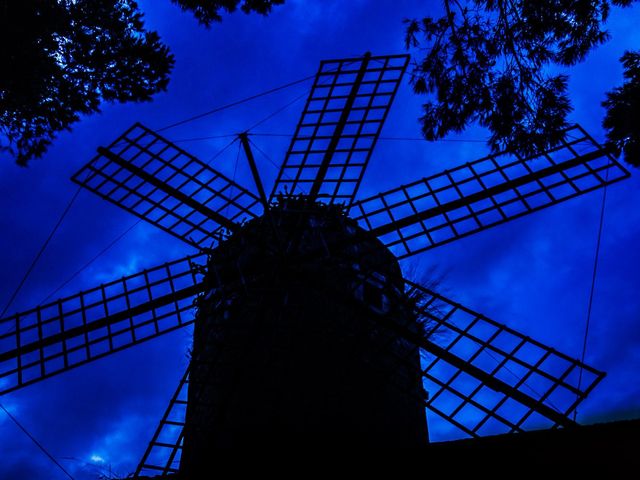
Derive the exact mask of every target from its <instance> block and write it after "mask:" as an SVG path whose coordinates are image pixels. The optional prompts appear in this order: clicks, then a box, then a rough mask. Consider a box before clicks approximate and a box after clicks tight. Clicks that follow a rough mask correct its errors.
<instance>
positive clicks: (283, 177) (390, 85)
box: [271, 54, 409, 205]
mask: <svg viewBox="0 0 640 480" xmlns="http://www.w3.org/2000/svg"><path fill="white" fill-rule="evenodd" d="M408 63H409V56H408V55H387V56H376V57H373V56H371V55H369V54H367V55H365V56H364V57H361V58H347V59H342V60H327V61H324V62H322V63H321V64H320V69H319V70H318V73H317V74H316V78H315V82H314V84H313V87H312V90H311V93H310V95H309V97H308V99H307V103H306V105H305V108H304V111H303V112H302V116H301V118H300V122H299V123H298V126H297V128H296V132H295V135H294V137H293V139H292V141H291V145H290V146H289V150H288V151H287V155H286V158H285V160H284V162H283V164H282V167H281V168H280V172H279V174H278V178H277V180H276V183H275V185H274V188H273V193H272V194H271V198H273V197H274V195H276V194H277V193H284V192H285V191H288V192H289V193H293V194H306V195H309V196H311V197H312V198H314V199H315V198H320V199H322V200H323V201H325V202H327V203H334V202H342V203H345V204H346V205H351V203H352V202H353V199H354V197H355V195H356V193H357V191H358V188H359V186H360V181H361V180H362V176H363V175H364V172H365V169H366V168H367V164H368V163H369V158H370V157H371V152H372V151H373V148H374V147H375V144H376V141H377V140H378V137H379V135H380V131H381V130H382V125H383V124H384V121H385V119H386V118H387V113H388V112H389V108H390V106H391V103H392V102H393V99H394V97H395V94H396V91H397V90H398V86H399V85H400V80H401V79H402V75H403V74H404V71H405V70H406V68H407V64H408Z"/></svg>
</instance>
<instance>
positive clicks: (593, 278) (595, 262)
mask: <svg viewBox="0 0 640 480" xmlns="http://www.w3.org/2000/svg"><path fill="white" fill-rule="evenodd" d="M608 180H609V168H607V173H606V176H605V182H604V188H603V191H602V205H601V207H600V222H599V224H598V239H597V241H596V251H595V254H594V258H593V274H592V275H591V290H590V291H589V306H588V307H587V321H586V322H585V326H584V338H583V340H582V355H581V357H580V360H581V362H582V364H584V358H585V356H586V354H587V340H588V338H589V327H590V325H591V311H592V307H593V297H594V292H595V289H596V277H597V274H598V260H599V258H600V244H601V241H602V229H603V226H604V211H605V205H606V202H607V182H608ZM582 373H583V369H582V367H581V368H580V375H579V376H578V390H580V386H581V385H582ZM577 415H578V409H577V408H576V409H575V410H574V412H573V420H574V421H575V420H576V417H577Z"/></svg>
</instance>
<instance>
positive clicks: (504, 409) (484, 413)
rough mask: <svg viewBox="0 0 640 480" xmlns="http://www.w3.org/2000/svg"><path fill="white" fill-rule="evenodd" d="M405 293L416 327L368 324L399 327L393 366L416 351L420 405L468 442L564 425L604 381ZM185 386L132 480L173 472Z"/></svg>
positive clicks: (497, 328) (457, 310)
mask: <svg viewBox="0 0 640 480" xmlns="http://www.w3.org/2000/svg"><path fill="white" fill-rule="evenodd" d="M364 283H371V284H372V285H373V286H374V287H375V288H382V289H385V288H388V287H385V284H384V282H381V281H380V279H379V278H378V277H375V276H362V277H361V282H358V283H357V284H354V286H353V291H354V293H355V292H357V291H359V290H361V287H362V285H363V284H364ZM405 294H406V295H407V296H408V298H411V299H412V302H414V303H415V306H414V309H415V312H416V315H417V318H418V324H412V325H405V324H403V323H400V322H399V321H398V318H397V317H395V316H394V315H393V314H390V316H388V317H385V315H386V313H388V312H384V311H382V310H379V309H376V311H375V314H376V315H377V319H374V318H376V315H374V316H373V317H372V321H374V322H380V326H381V327H382V328H385V329H397V328H400V329H401V333H402V334H403V336H404V338H405V339H407V340H409V341H410V342H411V343H412V344H413V346H414V350H407V351H406V352H405V355H406V357H405V358H399V359H398V360H399V361H405V360H407V359H409V358H414V354H415V351H416V350H419V351H420V357H421V366H420V369H421V373H422V376H423V386H424V389H425V394H424V396H423V397H422V398H421V399H420V400H421V401H423V402H424V405H425V407H426V408H427V410H428V411H430V412H432V413H434V414H436V415H437V416H439V417H441V418H443V419H444V420H446V421H448V422H450V423H451V424H452V425H453V426H455V427H456V428H457V429H459V430H460V432H461V433H463V434H464V435H466V436H468V437H478V436H482V435H484V434H500V433H509V432H519V431H523V430H527V429H529V428H530V427H531V428H544V427H547V428H548V427H558V426H572V425H574V423H573V421H571V420H570V415H571V413H572V412H573V411H574V410H575V409H576V408H577V406H578V405H579V404H580V402H582V400H584V399H585V398H586V397H587V396H588V395H589V393H590V392H591V391H592V390H593V389H594V388H595V387H596V386H597V384H598V383H599V382H600V381H601V380H602V379H603V378H604V376H605V374H604V373H603V372H600V371H598V370H596V369H594V368H592V367H590V366H588V365H585V364H583V363H582V362H580V361H579V360H576V359H573V358H571V357H569V356H568V355H564V354H562V353H560V352H557V351H556V350H554V349H553V348H551V347H549V346H546V345H544V344H542V343H541V342H538V341H535V340H532V339H531V338H529V337H527V336H525V335H523V334H521V333H519V332H517V331H515V330H513V329H512V328H509V327H507V326H506V325H502V324H500V323H498V322H496V321H494V320H491V319H489V318H487V317H485V316H484V315H482V314H480V313H477V312H474V311H473V310H471V309H469V308H466V307H464V306H462V305H460V304H458V303H456V302H454V301H453V300H451V299H448V298H446V297H444V296H443V295H440V294H437V293H435V292H433V291H432V290H429V289H427V288H425V287H422V286H420V285H417V284H415V283H412V282H408V281H407V282H406V293H405ZM356 298H358V296H357V295H356ZM361 300H362V301H363V302H364V299H361ZM383 319H384V321H383ZM410 320H411V319H410ZM411 321H412V320H411ZM416 325H418V326H419V327H420V328H421V330H418V329H417V328H416ZM390 338H391V339H393V338H395V337H394V336H390ZM387 348H388V349H393V346H392V345H391V344H389V345H387ZM393 350H394V351H397V349H393ZM407 361H408V363H407V364H409V363H412V360H407ZM212 368H215V366H213V367H212ZM580 370H582V379H581V381H580V380H579V375H580ZM579 382H580V385H578V384H579ZM187 384H188V375H187V373H185V376H184V377H183V379H182V381H181V383H180V385H179V386H178V389H177V390H176V392H175V394H174V395H173V397H172V399H171V401H170V402H169V406H168V408H167V410H166V411H165V414H164V415H163V417H162V420H161V421H160V423H159V425H158V428H157V430H156V432H155V433H154V436H153V439H152V441H151V442H150V444H149V446H148V448H147V450H146V452H145V454H144V456H143V458H142V460H141V462H140V464H139V466H138V470H137V472H136V475H142V474H147V475H148V474H157V473H163V474H168V473H175V472H177V471H178V465H179V460H180V455H181V452H182V441H183V438H184V436H183V429H184V426H185V413H184V411H183V408H184V407H185V406H186V402H185V399H186V395H187ZM396 387H398V388H400V389H402V388H403V387H402V385H400V384H398V385H396ZM510 390H513V392H511V391H510ZM514 392H515V393H514Z"/></svg>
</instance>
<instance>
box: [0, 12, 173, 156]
mask: <svg viewBox="0 0 640 480" xmlns="http://www.w3.org/2000/svg"><path fill="white" fill-rule="evenodd" d="M0 12H2V15H0V61H1V62H2V65H3V74H2V75H1V76H0V131H1V132H2V134H3V136H4V139H3V140H2V141H1V142H2V143H0V148H1V149H2V151H3V153H4V154H7V153H8V154H9V155H11V156H12V157H13V158H14V159H15V160H16V161H17V163H18V164H19V165H26V164H27V163H28V162H29V161H30V160H31V159H33V158H37V157H40V156H42V154H43V153H44V152H45V151H46V149H47V147H48V146H49V145H50V143H51V141H52V140H53V139H54V138H55V136H56V134H57V133H58V132H60V131H62V130H68V129H69V127H70V125H71V124H72V123H73V122H75V121H77V120H78V119H79V116H80V115H82V114H89V113H93V112H97V111H99V109H100V104H101V102H103V101H112V102H114V101H115V102H127V101H146V100H149V99H151V96H152V95H153V94H154V93H156V92H159V91H162V90H165V89H166V86H167V83H168V81H169V73H170V71H171V68H172V65H173V57H172V56H171V55H170V54H169V51H168V49H167V47H166V46H165V45H163V44H162V43H161V42H160V39H159V37H158V35H157V33H155V32H152V31H148V30H145V28H144V24H143V21H142V14H141V13H140V12H139V11H138V7H137V5H136V2H135V1H134V0H117V1H113V0H57V1H52V0H20V1H15V0H0Z"/></svg>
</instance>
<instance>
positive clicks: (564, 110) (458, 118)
mask: <svg viewBox="0 0 640 480" xmlns="http://www.w3.org/2000/svg"><path fill="white" fill-rule="evenodd" d="M634 1H635V0H539V1H535V2H534V1H528V0H444V7H445V13H444V15H443V16H442V17H440V18H433V17H426V18H423V19H422V20H407V21H406V22H407V28H406V37H405V41H406V46H407V48H408V49H417V50H418V54H417V56H416V58H418V60H417V61H416V63H415V65H414V69H413V76H412V84H413V88H414V90H415V92H416V93H418V94H425V95H429V100H428V101H427V102H426V103H425V104H424V106H423V108H424V113H423V116H422V117H421V118H420V122H421V126H422V131H423V134H424V136H425V138H427V139H428V140H437V139H440V138H443V137H444V136H446V135H447V134H449V133H452V132H461V131H463V130H464V129H465V128H467V126H469V124H471V123H473V122H477V123H479V124H480V125H482V126H484V127H486V128H488V129H489V131H490V138H489V145H490V147H491V149H492V150H493V151H498V150H503V149H507V150H511V151H515V152H518V153H520V154H522V155H525V156H526V155H530V154H533V153H535V152H537V151H540V150H543V149H547V148H549V147H551V146H554V145H556V144H557V143H558V142H559V141H560V139H561V138H562V136H563V130H564V129H566V128H567V126H568V123H567V115H568V114H569V112H570V111H571V103H570V100H569V96H568V92H567V79H568V77H567V76H566V75H564V74H555V73H554V74H552V73H548V71H549V70H550V69H549V68H546V67H551V66H560V67H567V66H571V65H575V64H576V63H578V62H580V61H582V60H584V58H585V57H586V56H587V54H588V53H589V52H590V51H591V50H592V49H593V48H595V47H596V46H598V45H600V44H602V43H603V42H605V41H606V40H607V39H608V38H609V34H608V32H607V31H606V30H605V29H604V23H605V22H606V20H607V18H608V15H609V11H610V8H611V6H612V5H615V6H620V7H627V6H630V5H631V4H632V3H633V2H634ZM627 58H628V62H629V65H628V66H627V74H628V76H627V78H628V79H629V82H628V83H627V84H625V86H624V87H622V88H621V89H617V90H616V91H614V92H613V93H611V94H610V95H609V98H608V100H607V102H605V106H606V107H607V108H608V113H607V120H606V121H605V127H606V128H607V129H608V130H609V139H610V140H611V141H613V142H615V143H616V145H618V146H619V148H620V146H621V145H622V143H621V142H626V143H624V145H625V146H627V145H628V146H629V147H628V148H627V149H625V150H624V151H625V154H627V161H630V162H632V161H633V160H632V159H631V158H630V157H629V156H628V152H633V151H634V150H633V149H634V148H637V139H638V133H637V130H638V127H635V132H634V131H633V130H634V127H633V126H632V125H631V124H630V123H629V120H628V118H629V117H624V118H623V117H622V116H621V115H625V114H626V113H625V112H627V111H628V110H627V109H628V108H630V107H631V106H632V101H635V102H636V103H635V105H636V106H637V99H638V83H639V76H638V68H637V65H638V62H637V56H635V57H634V56H633V55H631V56H630V57H627ZM633 135H635V136H633ZM631 138H635V139H636V143H633V142H630V139H631ZM634 145H635V146H634ZM636 153H637V151H636Z"/></svg>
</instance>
